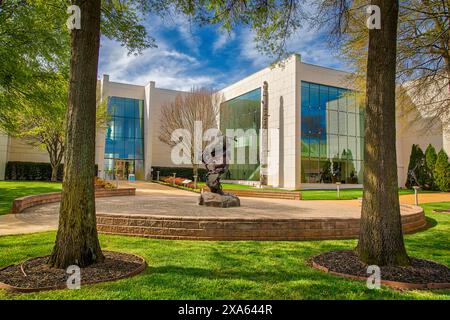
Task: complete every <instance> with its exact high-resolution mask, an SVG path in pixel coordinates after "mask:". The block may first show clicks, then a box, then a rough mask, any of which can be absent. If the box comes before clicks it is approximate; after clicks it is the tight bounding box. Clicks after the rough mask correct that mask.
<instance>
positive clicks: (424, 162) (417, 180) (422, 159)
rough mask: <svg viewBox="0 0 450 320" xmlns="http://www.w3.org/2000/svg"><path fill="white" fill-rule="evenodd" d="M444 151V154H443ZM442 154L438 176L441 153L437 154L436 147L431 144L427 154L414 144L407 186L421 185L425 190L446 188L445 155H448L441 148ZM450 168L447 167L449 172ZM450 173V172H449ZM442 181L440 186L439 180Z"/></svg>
mask: <svg viewBox="0 0 450 320" xmlns="http://www.w3.org/2000/svg"><path fill="white" fill-rule="evenodd" d="M441 153H442V154H441ZM439 154H441V163H440V165H439V169H438V170H437V171H438V172H439V173H438V174H439V177H438V176H436V174H437V173H436V172H437V171H436V166H437V162H438V160H439V155H436V150H435V148H434V147H433V146H432V145H431V144H430V145H428V147H427V149H426V152H425V154H424V153H423V151H422V149H421V148H420V147H419V146H418V145H416V144H413V145H412V148H411V155H410V157H409V165H408V175H407V180H406V187H407V188H412V187H413V186H417V185H418V186H420V187H422V188H423V189H425V190H441V191H444V189H445V183H444V181H445V179H446V178H445V177H444V176H445V172H446V170H445V165H444V163H446V161H447V162H448V160H445V159H444V157H445V156H446V154H445V152H444V151H442V150H441V152H440V153H439ZM448 171H449V169H447V172H448ZM449 174H450V173H449ZM438 180H439V183H440V185H441V186H440V187H439V186H438V185H437V184H438V182H437V181H438Z"/></svg>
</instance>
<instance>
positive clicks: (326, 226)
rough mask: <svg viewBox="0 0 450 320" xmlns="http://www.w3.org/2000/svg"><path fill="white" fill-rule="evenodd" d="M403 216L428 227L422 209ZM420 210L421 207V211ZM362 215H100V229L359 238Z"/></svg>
mask: <svg viewBox="0 0 450 320" xmlns="http://www.w3.org/2000/svg"><path fill="white" fill-rule="evenodd" d="M411 209H414V211H412V212H414V213H412V214H409V215H408V216H402V229H403V232H405V233H412V232H416V231H418V230H422V229H423V228H424V227H426V224H427V221H426V219H425V215H424V213H423V210H422V209H420V208H417V207H411ZM419 210H420V211H419ZM359 225H360V222H359V219H356V218H342V219H341V218H322V219H321V218H314V219H308V218H305V219H301V218H299V219H275V218H274V219H271V218H258V219H243V218H236V219H233V218H223V217H222V218H217V219H216V218H214V217H195V218H192V217H182V216H181V217H177V216H168V217H165V216H151V215H148V216H146V215H140V216H133V215H130V214H128V215H112V214H99V215H97V226H98V231H99V232H101V233H106V234H119V235H130V236H141V237H149V238H157V239H183V240H325V239H349V238H356V237H357V236H358V234H359Z"/></svg>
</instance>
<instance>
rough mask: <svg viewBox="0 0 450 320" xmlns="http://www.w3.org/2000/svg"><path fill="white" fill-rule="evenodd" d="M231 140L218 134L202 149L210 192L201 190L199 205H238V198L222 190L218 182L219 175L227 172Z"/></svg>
mask: <svg viewBox="0 0 450 320" xmlns="http://www.w3.org/2000/svg"><path fill="white" fill-rule="evenodd" d="M232 141H234V139H233V138H229V137H226V136H224V135H222V134H219V135H218V136H217V137H216V139H215V141H214V142H213V143H210V144H209V145H208V146H206V148H205V149H204V150H203V153H202V162H203V163H204V164H205V167H206V169H207V170H208V172H207V174H206V185H207V186H208V188H209V190H210V191H211V192H203V191H202V194H201V195H200V200H199V204H200V205H206V206H214V207H225V208H227V207H236V206H240V201H239V198H238V197H236V196H235V195H232V194H229V193H225V192H223V190H222V185H221V184H220V177H221V175H222V174H224V173H225V172H227V171H228V168H229V160H230V154H231V152H230V149H231V147H230V145H231V142H232Z"/></svg>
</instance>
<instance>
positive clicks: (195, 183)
mask: <svg viewBox="0 0 450 320" xmlns="http://www.w3.org/2000/svg"><path fill="white" fill-rule="evenodd" d="M194 189H197V175H195V176H194Z"/></svg>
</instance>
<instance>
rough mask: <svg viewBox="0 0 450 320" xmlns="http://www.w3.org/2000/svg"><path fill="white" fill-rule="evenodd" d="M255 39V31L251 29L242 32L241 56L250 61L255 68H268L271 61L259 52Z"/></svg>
mask: <svg viewBox="0 0 450 320" xmlns="http://www.w3.org/2000/svg"><path fill="white" fill-rule="evenodd" d="M254 37H255V32H254V31H252V30H249V29H244V30H242V32H241V34H240V43H241V56H242V57H244V58H245V59H247V60H250V61H251V63H252V65H253V66H254V67H257V68H264V67H267V66H268V65H269V64H270V62H271V61H270V59H269V58H268V57H267V56H265V55H264V54H262V53H261V52H259V51H258V49H257V48H256V43H255V41H254Z"/></svg>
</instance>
